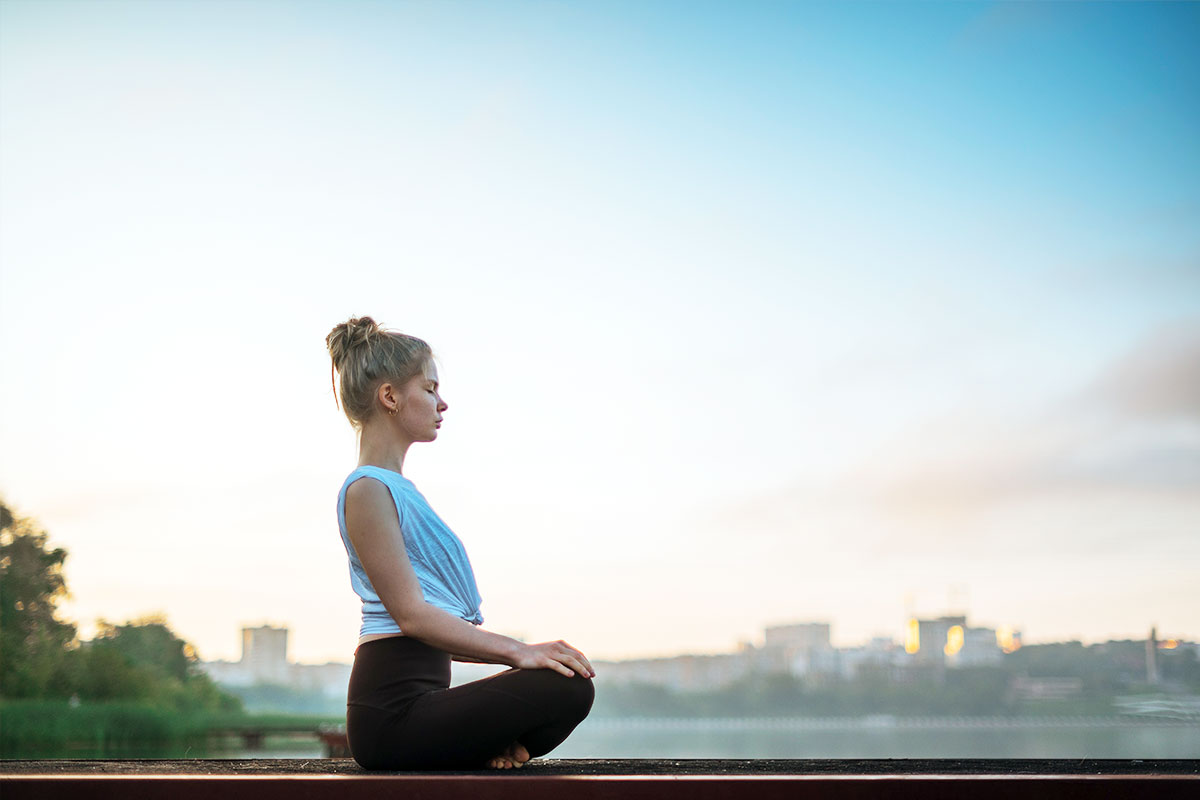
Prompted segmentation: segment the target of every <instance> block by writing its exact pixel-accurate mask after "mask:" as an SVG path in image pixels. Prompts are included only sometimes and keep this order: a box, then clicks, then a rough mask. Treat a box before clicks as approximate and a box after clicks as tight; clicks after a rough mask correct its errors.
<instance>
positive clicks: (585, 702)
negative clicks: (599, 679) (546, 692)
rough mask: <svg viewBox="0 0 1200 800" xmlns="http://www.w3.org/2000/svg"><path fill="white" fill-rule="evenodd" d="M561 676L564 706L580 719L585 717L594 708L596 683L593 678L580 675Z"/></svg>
mask: <svg viewBox="0 0 1200 800" xmlns="http://www.w3.org/2000/svg"><path fill="white" fill-rule="evenodd" d="M560 677H562V680H561V681H559V685H560V687H561V689H560V691H561V692H562V694H563V698H562V704H563V708H564V709H565V710H569V711H570V713H571V714H573V715H574V716H576V717H577V718H578V719H583V718H584V717H586V716H587V715H588V712H589V711H591V710H592V702H593V701H594V700H595V699H596V685H595V684H594V683H593V682H592V679H591V678H581V677H579V676H578V675H576V676H574V677H573V678H568V677H566V676H560Z"/></svg>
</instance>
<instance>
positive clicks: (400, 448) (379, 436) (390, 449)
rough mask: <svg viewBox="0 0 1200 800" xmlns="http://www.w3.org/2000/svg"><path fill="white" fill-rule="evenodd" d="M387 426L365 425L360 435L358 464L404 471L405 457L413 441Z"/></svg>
mask: <svg viewBox="0 0 1200 800" xmlns="http://www.w3.org/2000/svg"><path fill="white" fill-rule="evenodd" d="M390 427H391V426H387V428H384V427H381V426H378V425H372V424H370V423H368V424H366V425H364V426H363V429H362V432H361V433H359V437H358V465H359V466H360V467H383V468H384V469H390V470H392V471H393V472H399V473H401V474H403V473H404V457H405V456H406V455H408V448H410V447H412V442H410V441H408V440H407V439H403V438H400V437H398V436H396V434H395V432H394V431H392V430H389V429H388V428H390Z"/></svg>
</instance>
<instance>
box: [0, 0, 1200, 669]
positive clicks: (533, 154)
mask: <svg viewBox="0 0 1200 800" xmlns="http://www.w3.org/2000/svg"><path fill="white" fill-rule="evenodd" d="M1197 40H1200V4H1195V3H1192V4H1113V3H1096V4H1093V3H1044V4H1041V3H1033V4H1031V3H978V4H975V3H965V4H960V3H923V2H922V3H917V2H913V3H909V2H898V3H882V4H836V3H814V4H802V3H797V4H787V3H785V4H776V3H767V2H762V3H757V2H755V3H745V4H736V5H735V4H730V5H727V6H722V5H715V6H709V5H706V6H702V7H694V6H692V5H690V4H682V3H669V2H668V3H655V4H649V5H647V4H642V3H632V2H611V3H603V4H601V3H585V2H581V3H572V4H548V5H535V4H530V3H518V2H511V3H501V4H475V3H445V4H424V3H404V2H398V3H389V4H378V3H373V2H357V1H354V0H351V1H348V2H340V3H334V2H312V3H305V4H301V5H296V4H293V3H287V2H275V1H274V0H260V2H256V3H253V4H225V3H219V4H212V3H205V2H192V1H191V0H170V1H167V2H158V3H153V4H147V3H139V2H125V1H117V0H114V1H113V2H105V3H71V2H53V1H52V0H48V1H46V2H23V1H22V0H9V2H5V3H3V4H0V98H3V102H0V176H2V177H0V363H3V364H4V367H5V381H6V383H5V386H6V391H5V392H0V452H3V453H4V458H3V459H2V460H0V492H2V493H3V495H4V496H5V497H6V499H7V501H8V502H10V503H12V504H13V505H14V507H15V511H16V512H17V513H18V514H20V515H23V516H27V517H30V518H33V519H35V520H37V521H38V522H39V523H40V525H41V526H42V527H43V528H44V529H45V530H47V532H48V533H49V535H50V540H51V541H52V542H53V543H55V544H56V545H58V546H62V547H65V548H66V549H67V550H68V552H69V553H70V557H69V559H68V561H67V563H66V567H65V574H66V576H67V581H68V586H69V588H70V590H71V591H72V594H73V597H72V598H71V599H70V600H69V602H67V603H65V604H64V605H63V607H62V610H63V613H64V614H65V615H66V616H68V617H69V618H72V619H74V620H76V621H77V622H78V623H79V624H80V625H81V627H82V629H83V630H84V631H85V632H86V631H88V630H90V629H92V628H94V626H95V624H96V621H97V620H98V619H106V620H110V621H119V620H131V619H135V618H138V617H142V616H146V615H149V614H154V613H162V614H164V615H165V616H166V617H167V618H168V620H169V623H170V625H171V627H172V629H173V630H175V631H176V633H177V634H178V635H179V636H181V637H182V638H184V639H186V640H187V641H189V642H191V643H192V644H193V645H194V646H195V647H196V648H197V649H198V651H199V652H200V653H201V654H202V655H204V656H205V657H206V658H208V659H215V658H220V657H232V656H233V655H235V654H236V652H237V638H236V630H237V629H238V626H239V625H240V624H241V623H242V622H243V621H244V620H247V619H289V620H291V621H292V622H293V626H290V627H291V630H292V631H293V641H294V647H293V649H294V652H295V653H296V654H297V656H298V657H299V658H300V659H302V660H304V661H336V660H343V659H348V658H350V657H351V654H352V653H353V650H354V647H355V645H356V642H357V637H358V627H359V604H358V600H357V598H356V597H355V596H354V594H353V592H352V591H351V589H350V584H349V579H348V574H347V573H348V571H347V566H346V555H345V552H344V550H343V547H342V543H341V541H340V537H339V535H338V529H337V523H336V517H335V499H336V495H337V491H338V488H339V487H340V486H341V484H342V481H343V480H344V478H345V476H346V475H347V474H348V473H349V472H350V471H351V470H352V469H353V467H354V465H355V463H356V449H355V439H354V434H353V432H352V430H351V428H350V426H349V425H348V424H347V422H346V419H345V417H344V416H343V415H342V413H341V412H340V411H339V410H338V409H337V408H336V407H335V404H334V400H333V397H332V395H331V386H330V382H329V381H330V364H329V359H328V356H327V353H326V351H325V349H324V346H323V341H324V337H325V335H326V333H327V332H328V331H329V330H330V329H331V328H332V327H333V326H334V325H335V324H338V323H340V322H342V321H344V320H346V319H347V318H349V317H351V316H355V315H362V314H366V315H370V316H372V317H374V318H375V319H376V320H377V321H379V322H381V323H383V324H385V325H387V326H389V327H393V328H396V329H399V330H402V331H404V332H406V333H412V334H415V335H417V336H420V337H421V338H423V339H425V340H426V341H428V342H429V343H430V344H431V345H432V347H433V350H434V353H435V355H436V357H437V361H438V368H439V377H440V380H441V384H442V386H441V389H442V392H443V394H444V396H445V399H446V401H447V402H448V404H449V409H448V411H447V414H446V417H445V424H444V425H443V426H442V428H441V431H440V434H439V436H438V440H437V441H436V442H434V443H432V444H428V445H425V446H422V447H414V448H413V449H412V450H411V451H410V452H409V454H408V459H407V461H406V463H405V467H404V470H405V474H406V475H407V476H408V477H409V478H410V479H411V480H413V481H414V482H415V483H416V485H417V486H418V487H419V488H420V491H421V492H422V493H423V494H424V495H425V496H426V497H427V498H428V499H429V501H430V504H431V505H432V507H433V508H434V509H435V510H436V511H437V513H438V514H439V515H440V516H441V517H442V518H443V519H444V520H445V521H446V523H447V524H448V525H449V526H450V528H452V529H453V530H454V532H455V533H456V534H457V535H458V536H459V537H460V539H461V540H462V541H463V543H464V545H465V546H466V549H467V551H468V553H469V555H470V559H471V563H472V566H473V568H474V571H475V574H476V576H477V578H478V583H479V590H480V594H481V595H482V598H483V604H482V610H483V615H484V617H485V621H484V626H485V627H486V628H488V629H489V630H494V631H496V632H499V633H508V634H510V635H516V636H519V637H521V638H524V639H526V640H527V641H545V640H550V639H565V640H567V641H570V642H571V643H572V644H574V645H576V646H578V647H579V648H580V649H581V650H583V651H584V652H586V653H588V654H589V656H595V657H596V658H606V659H612V658H614V657H624V655H623V654H628V655H630V656H632V654H646V653H654V652H703V651H713V650H717V649H719V648H721V647H724V646H725V645H726V644H727V643H736V642H737V641H739V640H741V639H748V638H752V637H754V636H756V635H758V633H759V631H760V628H761V627H762V626H764V625H767V624H771V623H772V621H778V620H786V619H821V618H828V619H836V620H837V633H836V634H835V638H837V639H839V640H841V637H845V640H847V641H851V640H866V639H869V638H870V636H871V635H873V634H874V633H876V632H878V631H881V630H883V631H886V630H895V631H900V630H901V629H902V625H903V621H904V620H905V619H907V618H908V617H909V616H910V614H909V612H910V611H912V612H915V613H916V614H917V615H922V614H924V613H925V611H926V610H931V609H940V608H942V607H946V606H961V607H965V608H968V609H970V616H971V618H973V619H979V620H981V621H985V622H986V623H987V624H989V625H994V626H1000V625H1009V626H1011V627H1013V628H1016V629H1018V630H1021V631H1022V633H1023V634H1024V636H1025V637H1027V638H1028V639H1029V640H1030V641H1054V640H1064V641H1067V640H1078V641H1085V642H1086V641H1091V642H1095V641H1103V640H1110V639H1119V638H1133V637H1136V636H1139V635H1141V636H1144V635H1145V633H1146V632H1147V631H1148V630H1149V626H1150V625H1157V627H1158V629H1159V630H1160V631H1177V632H1183V631H1190V632H1200V582H1198V581H1196V579H1195V575H1196V574H1197V572H1198V571H1200V536H1197V532H1198V531H1200V233H1198V231H1200V225H1197V224H1196V223H1197V221H1200V147H1198V146H1197V144H1196V143H1197V142H1198V141H1200V103H1197V102H1196V98H1197V96H1198V95H1197V93H1198V91H1200V50H1198V49H1197V48H1196V47H1195V46H1194V43H1195V41H1197Z"/></svg>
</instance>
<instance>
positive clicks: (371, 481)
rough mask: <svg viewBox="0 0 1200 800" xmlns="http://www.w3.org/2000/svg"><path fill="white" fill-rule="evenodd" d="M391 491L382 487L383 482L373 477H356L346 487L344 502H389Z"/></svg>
mask: <svg viewBox="0 0 1200 800" xmlns="http://www.w3.org/2000/svg"><path fill="white" fill-rule="evenodd" d="M391 498H392V491H391V489H389V488H388V487H387V486H385V485H384V483H383V481H381V480H380V479H379V478H376V477H375V476H373V475H357V476H355V477H353V478H352V480H351V481H350V483H348V484H347V486H346V502H348V503H350V502H352V503H354V504H356V505H358V504H360V503H367V504H372V503H379V502H382V501H384V500H387V501H389V502H390V501H391Z"/></svg>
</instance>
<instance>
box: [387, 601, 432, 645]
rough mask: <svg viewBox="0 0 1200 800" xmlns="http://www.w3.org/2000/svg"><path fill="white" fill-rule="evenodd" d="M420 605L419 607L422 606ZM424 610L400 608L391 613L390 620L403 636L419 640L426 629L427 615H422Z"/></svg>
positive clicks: (420, 608) (409, 607) (407, 607)
mask: <svg viewBox="0 0 1200 800" xmlns="http://www.w3.org/2000/svg"><path fill="white" fill-rule="evenodd" d="M424 605H425V604H424V603H421V604H420V606H424ZM424 611H425V608H422V607H419V606H418V607H411V606H401V607H399V608H397V609H396V610H395V611H391V612H390V613H391V615H392V619H394V620H395V621H396V624H397V625H399V626H400V632H401V633H403V634H404V635H405V636H411V637H413V638H414V639H419V638H421V636H422V634H423V633H424V631H425V630H426V629H427V628H428V625H427V624H426V623H427V621H428V615H427V614H425V613H424Z"/></svg>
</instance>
